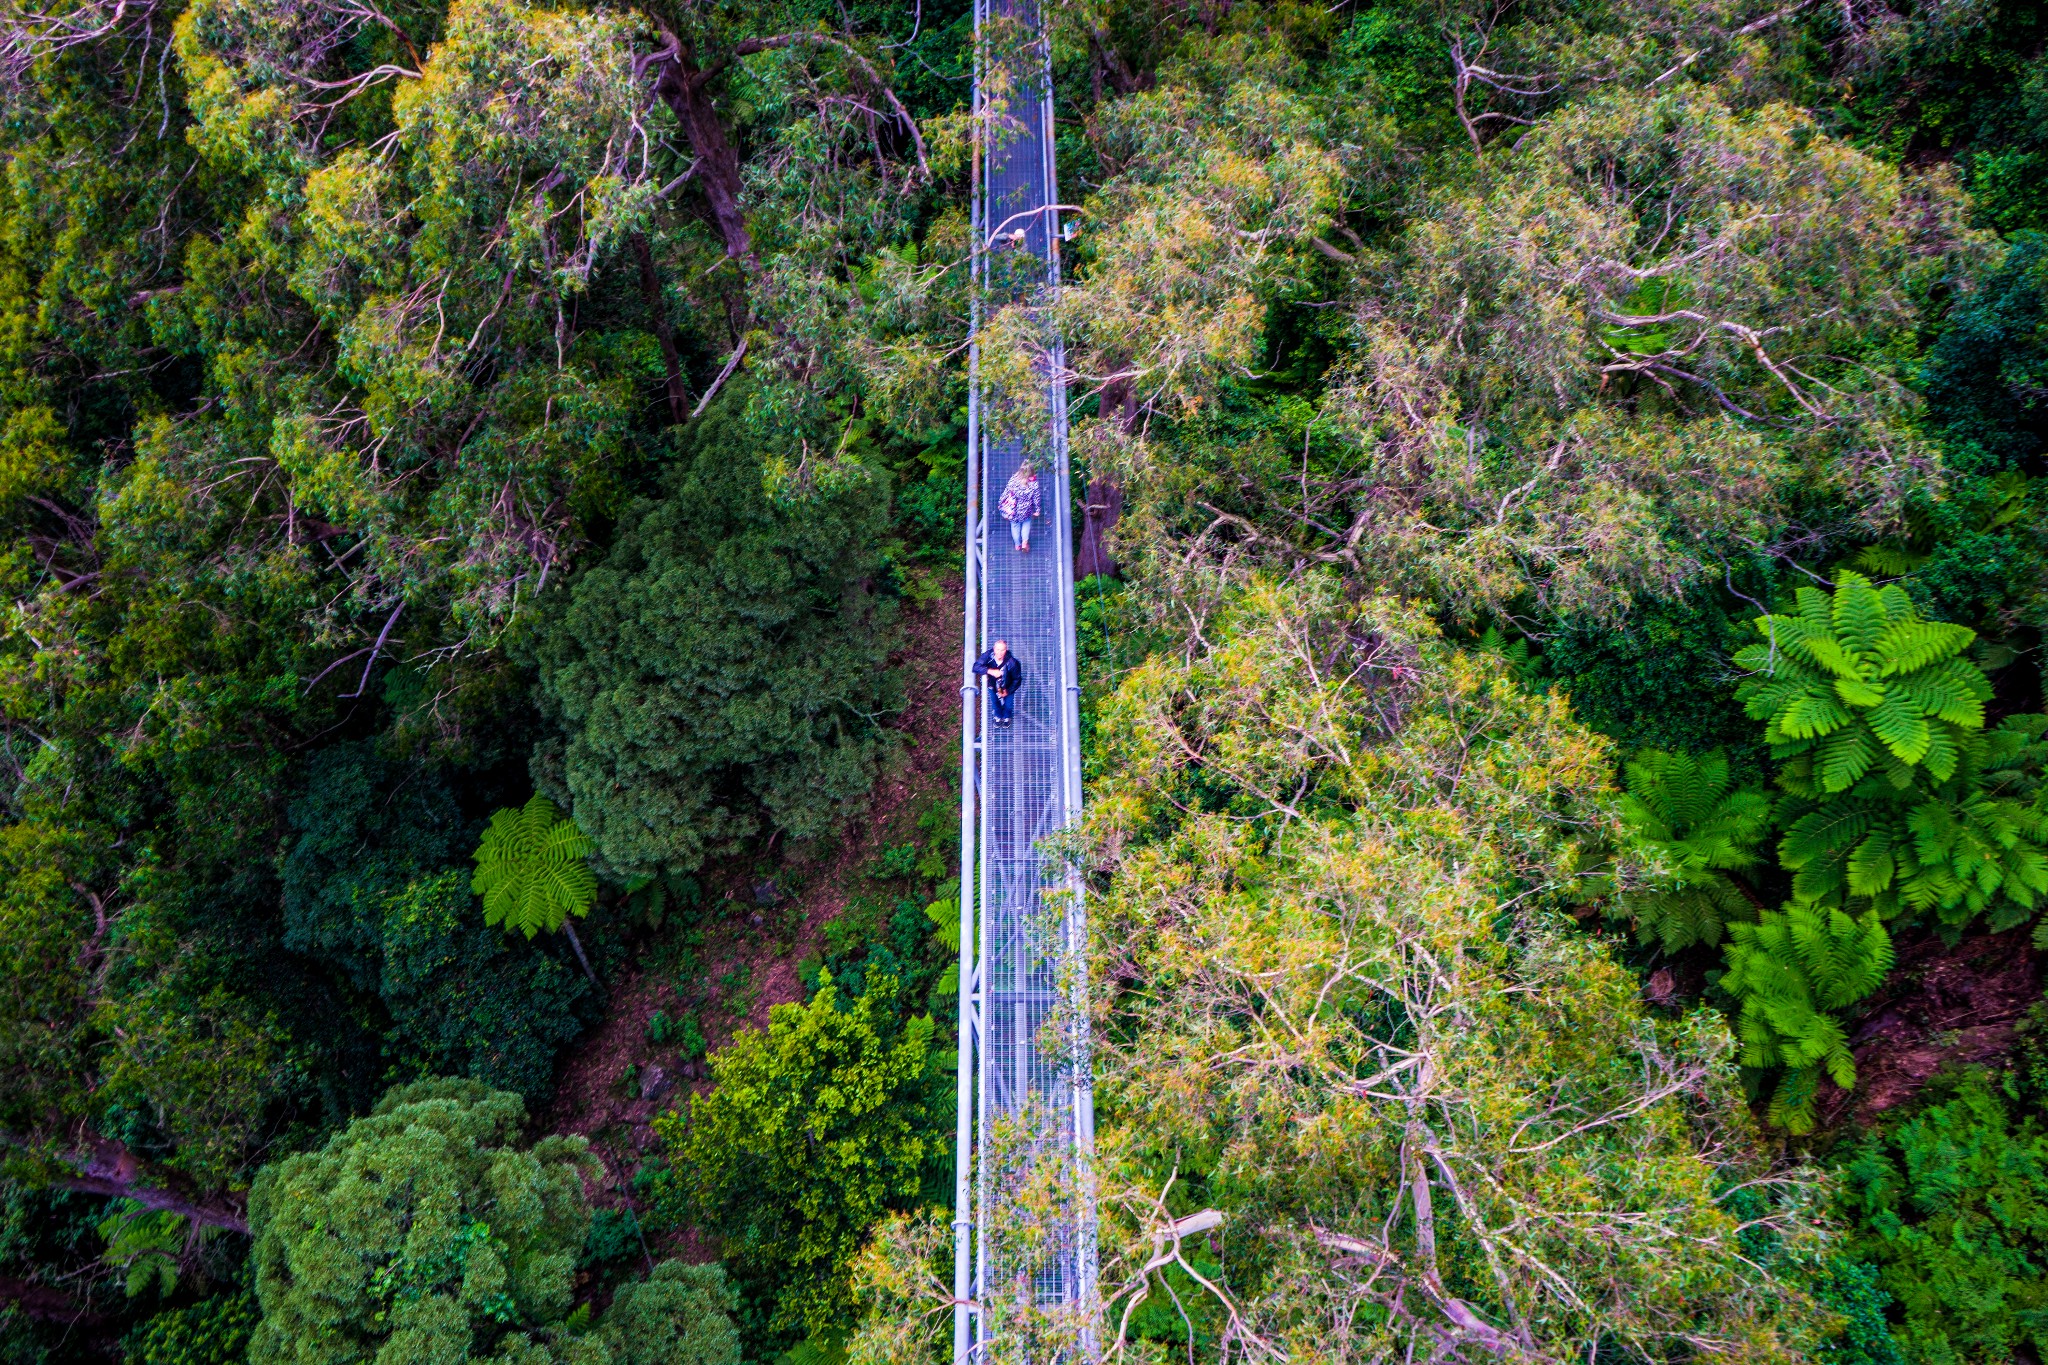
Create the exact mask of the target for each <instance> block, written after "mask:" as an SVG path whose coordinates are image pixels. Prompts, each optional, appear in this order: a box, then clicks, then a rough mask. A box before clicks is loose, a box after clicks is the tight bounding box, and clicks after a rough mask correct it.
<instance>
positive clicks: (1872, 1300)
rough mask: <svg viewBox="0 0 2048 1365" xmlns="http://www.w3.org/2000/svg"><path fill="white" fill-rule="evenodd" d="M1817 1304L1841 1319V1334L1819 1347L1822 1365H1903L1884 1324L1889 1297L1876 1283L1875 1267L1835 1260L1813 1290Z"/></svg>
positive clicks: (1845, 1259)
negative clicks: (1822, 1305)
mask: <svg viewBox="0 0 2048 1365" xmlns="http://www.w3.org/2000/svg"><path fill="white" fill-rule="evenodd" d="M1817 1297H1818V1298H1819V1299H1820V1301H1821V1303H1823V1304H1824V1305H1826V1306H1827V1307H1829V1308H1832V1309H1833V1310H1834V1311H1835V1312H1836V1313H1838V1314H1840V1315H1841V1318H1842V1333H1841V1335H1840V1336H1838V1337H1836V1338H1835V1339H1834V1340H1833V1341H1830V1342H1828V1343H1827V1344H1826V1345H1825V1346H1823V1347H1822V1348H1821V1349H1820V1351H1819V1353H1818V1356H1817V1358H1818V1359H1819V1360H1821V1361H1822V1362H1823V1365H1906V1360H1905V1357H1904V1356H1902V1355H1900V1354H1899V1344H1898V1342H1897V1341H1895V1340H1894V1339H1893V1337H1892V1333H1891V1327H1890V1325H1889V1324H1887V1323H1886V1321H1885V1310H1886V1309H1887V1308H1889V1307H1891V1303H1892V1296H1891V1295H1890V1294H1887V1293H1886V1292H1885V1291H1884V1289H1883V1287H1882V1286H1881V1285H1880V1284H1879V1282H1878V1272H1877V1267H1876V1266H1873V1265H1871V1264H1869V1263H1868V1262H1866V1261H1853V1260H1849V1259H1847V1258H1845V1257H1836V1258H1835V1259H1834V1260H1832V1261H1830V1262H1829V1263H1828V1267H1827V1275H1826V1277H1825V1278H1824V1279H1823V1280H1822V1281H1821V1282H1820V1284H1819V1285H1818V1287H1817Z"/></svg>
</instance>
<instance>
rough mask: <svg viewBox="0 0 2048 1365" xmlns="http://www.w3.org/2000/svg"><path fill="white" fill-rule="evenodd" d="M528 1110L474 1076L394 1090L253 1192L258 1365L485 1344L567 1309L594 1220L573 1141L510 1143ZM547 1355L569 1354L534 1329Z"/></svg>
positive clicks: (584, 1165) (426, 1353) (463, 1350)
mask: <svg viewBox="0 0 2048 1365" xmlns="http://www.w3.org/2000/svg"><path fill="white" fill-rule="evenodd" d="M525 1124H526V1108H525V1105H524V1104H522V1103H521V1102H520V1100H519V1097H518V1096H516V1095H511V1094H507V1093H505V1092H503V1091H494V1090H491V1089H490V1088H488V1087H486V1086H484V1085H482V1084H480V1083H478V1082H475V1081H421V1082H417V1083H415V1084H413V1085H409V1086H402V1087H400V1088H398V1089H396V1090H393V1091H392V1092H391V1093H390V1094H388V1095H386V1096H385V1097H384V1098H383V1099H382V1100H380V1101H378V1103H377V1107H376V1108H375V1109H374V1110H372V1111H371V1113H370V1114H369V1115H368V1116H367V1117H365V1118H360V1119H357V1120H356V1121H354V1122H353V1123H351V1124H349V1125H348V1127H347V1128H345V1129H344V1130H342V1131H341V1132H340V1133H338V1134H336V1135H335V1136H334V1137H332V1138H330V1139H329V1140H328V1141H327V1143H326V1144H325V1145H324V1146H322V1147H321V1148H319V1149H318V1150H316V1151H311V1152H304V1153H300V1154H298V1155H296V1156H290V1157H287V1158H285V1159H284V1160H283V1161H280V1162H278V1163H276V1164H275V1165H272V1166H266V1167H265V1168H264V1169H263V1171H262V1173H261V1174H260V1175H258V1177H257V1179H256V1183H255V1186H254V1187H253V1188H252V1189H251V1190H250V1193H249V1226H250V1230H251V1231H252V1232H253V1233H254V1235H255V1239H256V1246H255V1261H256V1296H257V1298H258V1300H259V1301H260V1302H261V1303H262V1305H263V1324H262V1326H261V1327H259V1328H258V1329H257V1332H256V1335H255V1339H254V1340H253V1342H252V1343H251V1345H250V1351H249V1359H250V1361H251V1362H252V1365H268V1362H273V1361H276V1362H283V1361H293V1362H307V1361H315V1362H317V1361H330V1360H331V1361H336V1362H341V1361H353V1360H360V1359H364V1358H366V1357H369V1356H373V1355H376V1354H377V1353H378V1352H379V1351H381V1350H385V1349H387V1346H388V1348H389V1349H392V1350H396V1351H404V1352H406V1353H408V1354H409V1355H412V1356H414V1357H417V1358H421V1359H430V1358H448V1359H453V1360H458V1361H459V1360H463V1359H466V1358H468V1357H469V1356H471V1355H483V1354H485V1353H486V1352H487V1350H488V1346H487V1343H490V1342H494V1341H496V1340H497V1339H498V1338H499V1337H500V1336H501V1335H503V1334H504V1333H505V1331H506V1330H507V1328H508V1327H510V1326H511V1325H512V1324H514V1323H518V1324H521V1327H520V1328H519V1329H516V1330H522V1331H526V1332H528V1333H531V1332H533V1331H534V1330H535V1329H539V1328H543V1327H545V1326H546V1325H548V1324H551V1323H559V1322H560V1321H561V1320H562V1319H563V1318H564V1317H566V1316H567V1314H568V1312H569V1308H570V1303H571V1294H572V1278H573V1275H574V1272H575V1266H576V1256H577V1253H578V1252H580V1251H581V1250H582V1248H583V1241H584V1237H585V1236H586V1235H587V1234H588V1232H589V1230H590V1210H589V1206H588V1204H587V1202H586V1200H585V1196H584V1192H583V1181H584V1179H585V1177H586V1176H587V1175H590V1174H593V1173H594V1172H595V1161H594V1158H592V1157H591V1156H590V1155H589V1153H588V1151H587V1149H586V1147H585V1144H584V1143H583V1140H582V1139H580V1138H560V1137H549V1138H543V1139H541V1140H540V1141H539V1142H537V1143H535V1144H534V1145H533V1146H531V1147H522V1146H521V1145H519V1136H520V1130H521V1129H523V1128H524V1127H525ZM534 1346H535V1347H536V1348H537V1349H540V1350H541V1351H542V1356H541V1358H542V1359H557V1358H565V1357H560V1356H558V1355H557V1354H556V1353H555V1352H554V1351H553V1350H550V1349H548V1348H547V1347H546V1346H545V1345H544V1343H543V1342H542V1341H541V1340H540V1339H539V1338H537V1337H536V1338H534Z"/></svg>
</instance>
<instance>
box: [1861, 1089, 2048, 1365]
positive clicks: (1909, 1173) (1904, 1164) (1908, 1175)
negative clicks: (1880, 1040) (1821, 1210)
mask: <svg viewBox="0 0 2048 1365" xmlns="http://www.w3.org/2000/svg"><path fill="white" fill-rule="evenodd" d="M1838 1164H1839V1168H1840V1172H1841V1177H1842V1207H1843V1212H1844V1213H1845V1214H1846V1215H1847V1217H1848V1218H1849V1220H1850V1225H1851V1233H1850V1237H1849V1239H1848V1250H1849V1252H1850V1254H1852V1255H1854V1256H1856V1257H1858V1258H1859V1259H1861V1260H1863V1261H1866V1262H1868V1263H1870V1264H1871V1265H1873V1266H1875V1267H1876V1268H1877V1282H1878V1284H1879V1285H1880V1286H1881V1287H1882V1288H1883V1289H1884V1291H1885V1292H1886V1293H1887V1294H1889V1295H1890V1296H1891V1298H1892V1299H1893V1300H1894V1301H1895V1302H1896V1304H1897V1308H1898V1313H1899V1316H1900V1318H1901V1319H1902V1320H1901V1321H1900V1323H1899V1325H1898V1326H1897V1328H1896V1329H1895V1330H1896V1333H1897V1335H1898V1338H1899V1342H1900V1345H1901V1346H1902V1347H1903V1348H1904V1351H1905V1354H1906V1357H1907V1359H1908V1360H1910V1361H1912V1362H1914V1365H2003V1362H2006V1361H2010V1360H2014V1359H2017V1358H2019V1357H2020V1356H2021V1354H2022V1353H2023V1352H2033V1353H2040V1352H2042V1351H2044V1350H2048V1278H2044V1277H2043V1276H2042V1273H2041V1267H2042V1265H2043V1263H2044V1260H2048V1131H2044V1129H2043V1127H2042V1123H2041V1119H2040V1116H2039V1115H2038V1114H2037V1113H2025V1112H2021V1111H2020V1110H2019V1108H2018V1106H2016V1105H2014V1104H2013V1103H2012V1102H2011V1100H2010V1098H2009V1096H2008V1095H2006V1094H2003V1093H2001V1088H2000V1087H1999V1086H1998V1085H1997V1084H1996V1083H1995V1082H1994V1080H1993V1079H1992V1078H1990V1077H1987V1076H1985V1075H1983V1074H1973V1075H1970V1076H1968V1077H1966V1078H1965V1079H1964V1080H1963V1081H1962V1083H1961V1084H1960V1085H1959V1086H1957V1087H1956V1089H1955V1091H1954V1093H1953V1096H1952V1097H1951V1098H1947V1099H1944V1100H1942V1101H1941V1102H1939V1103H1936V1104H1933V1105H1931V1106H1929V1107H1928V1108H1926V1109H1925V1110H1924V1111H1922V1112H1920V1113H1918V1114H1914V1115H1911V1116H1909V1117H1905V1118H1902V1119H1894V1120H1892V1121H1891V1122H1888V1123H1885V1124H1884V1125H1882V1126H1881V1127H1879V1128H1878V1129H1877V1130H1876V1131H1874V1132H1871V1133H1869V1134H1867V1135H1865V1136H1864V1137H1862V1138H1861V1139H1859V1140H1857V1141H1855V1142H1854V1143H1853V1144H1852V1145H1851V1146H1849V1148H1848V1150H1847V1151H1846V1153H1844V1154H1843V1155H1842V1156H1841V1157H1840V1158H1839V1159H1838Z"/></svg>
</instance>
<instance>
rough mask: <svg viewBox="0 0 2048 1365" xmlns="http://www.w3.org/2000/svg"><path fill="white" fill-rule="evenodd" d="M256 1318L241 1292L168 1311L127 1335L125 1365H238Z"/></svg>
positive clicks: (252, 1301)
mask: <svg viewBox="0 0 2048 1365" xmlns="http://www.w3.org/2000/svg"><path fill="white" fill-rule="evenodd" d="M260 1318H261V1314H260V1313H259V1312H258V1310H257V1307H256V1296H255V1295H254V1294H251V1293H250V1292H248V1291H247V1290H241V1291H239V1292H236V1293H232V1294H216V1295H214V1296H213V1297H212V1298H210V1299H202V1300H200V1301H199V1302H198V1303H195V1304H193V1305H192V1306H191V1307H189V1308H172V1309H168V1310H166V1311H164V1312H162V1313H158V1314H157V1315H156V1316H155V1317H153V1318H151V1319H150V1320H149V1321H148V1322H145V1323H144V1324H142V1326H141V1327H139V1328H137V1329H136V1330H135V1332H134V1333H132V1334H131V1335H130V1337H129V1339H128V1361H127V1365H242V1362H243V1361H245V1360H247V1359H248V1358H249V1337H250V1334H251V1333H253V1332H254V1331H255V1330H256V1324H257V1322H258V1321H259V1320H260Z"/></svg>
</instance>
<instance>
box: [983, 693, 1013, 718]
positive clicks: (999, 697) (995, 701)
mask: <svg viewBox="0 0 2048 1365" xmlns="http://www.w3.org/2000/svg"><path fill="white" fill-rule="evenodd" d="M988 709H989V714H990V715H992V716H994V717H995V718H996V719H997V720H998V721H1001V722H1002V723H1003V724H1005V725H1007V724H1009V723H1010V713H1011V712H1013V711H1015V710H1016V709H1017V694H1016V693H1015V692H1012V693H1011V694H1010V695H1009V696H1007V697H1006V696H1004V695H1003V694H1002V693H1000V692H998V691H996V689H995V688H993V687H991V688H990V689H989V690H988Z"/></svg>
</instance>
